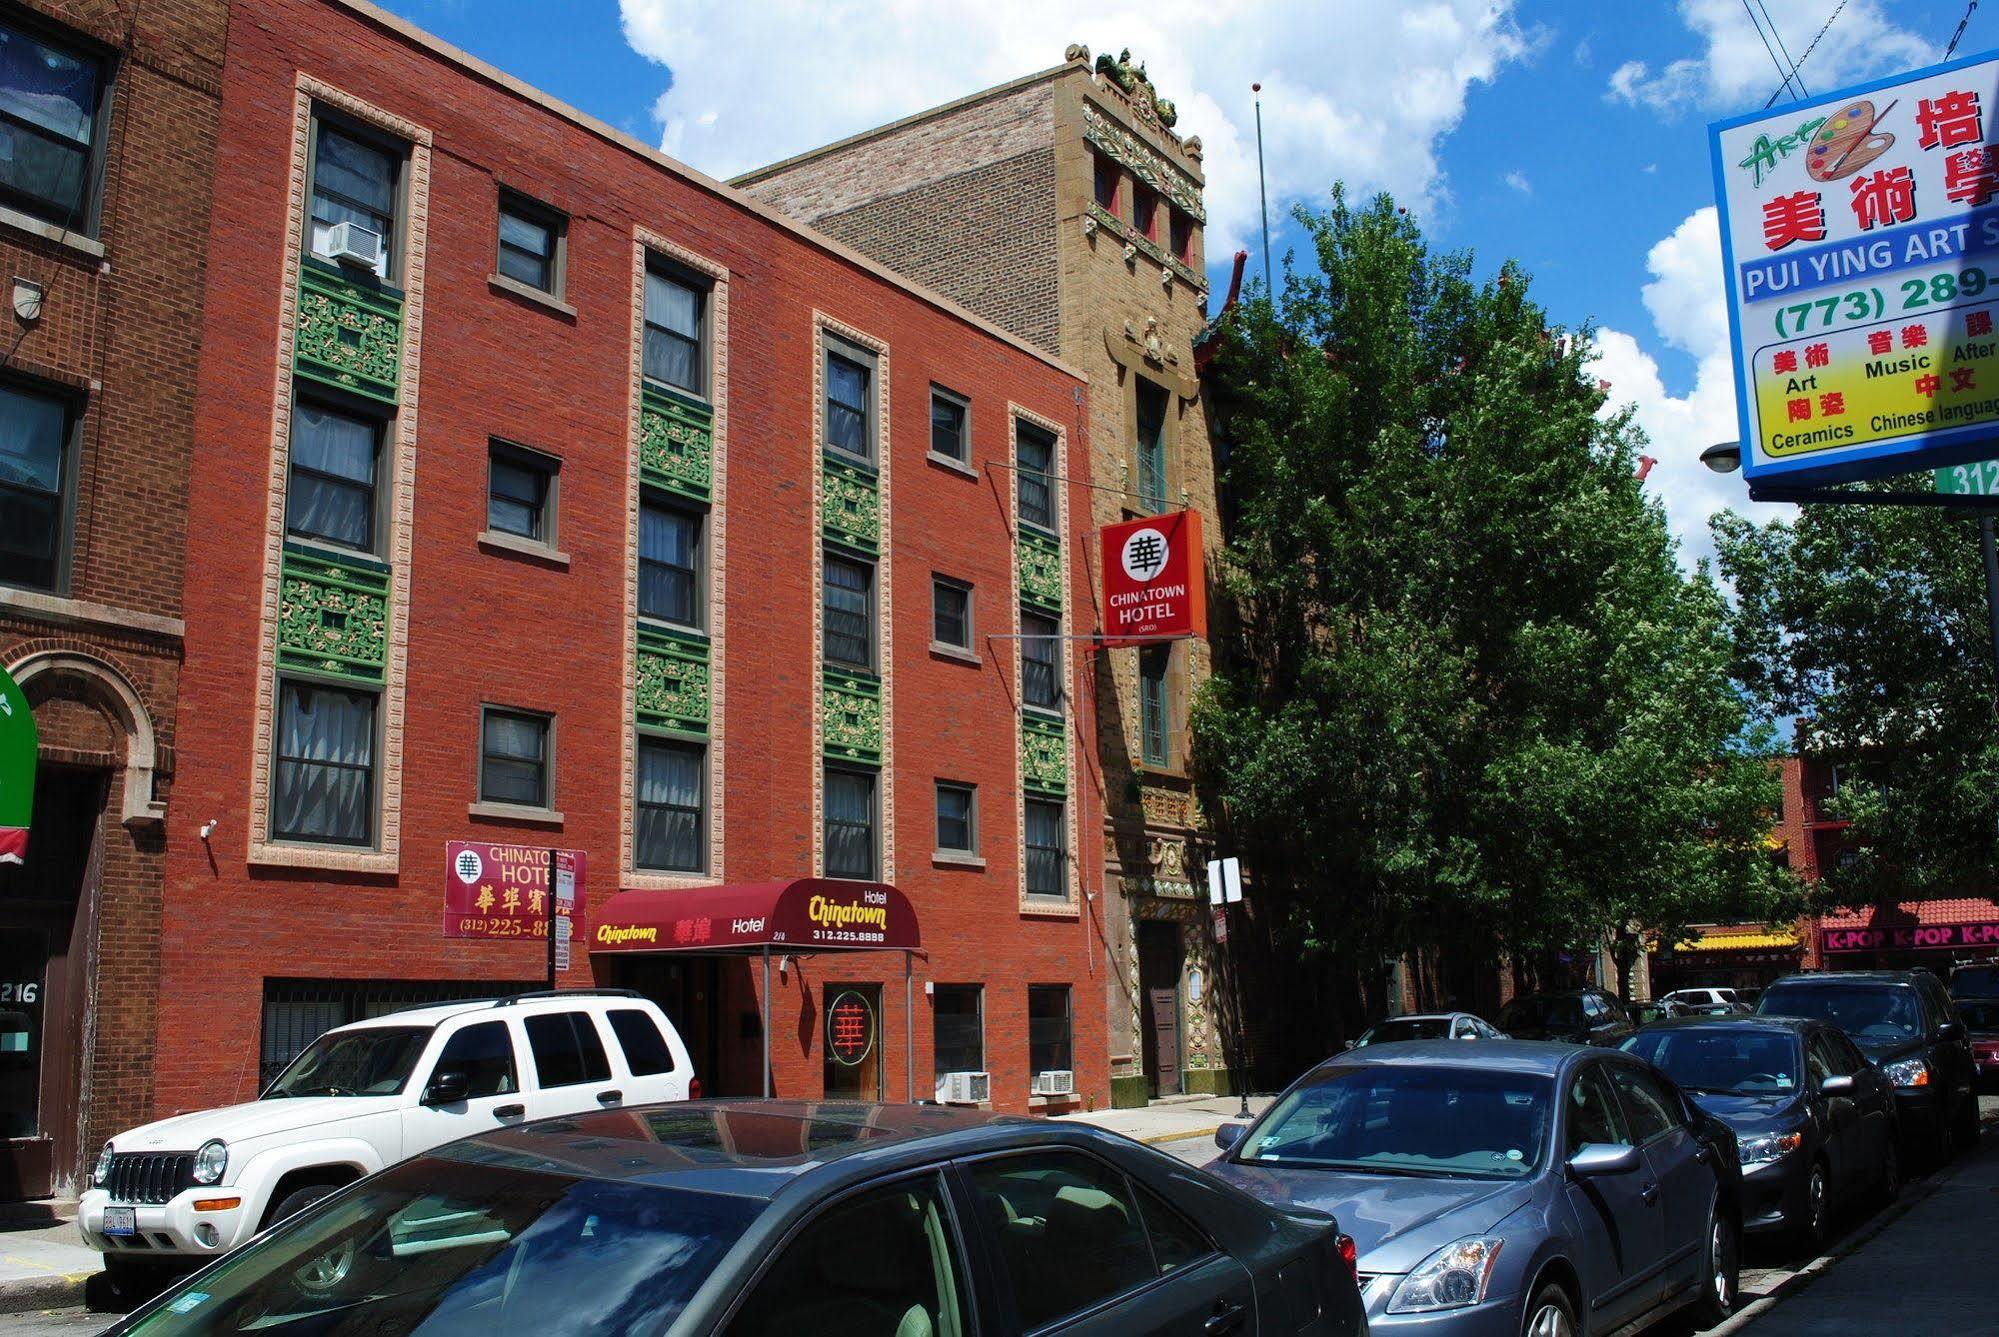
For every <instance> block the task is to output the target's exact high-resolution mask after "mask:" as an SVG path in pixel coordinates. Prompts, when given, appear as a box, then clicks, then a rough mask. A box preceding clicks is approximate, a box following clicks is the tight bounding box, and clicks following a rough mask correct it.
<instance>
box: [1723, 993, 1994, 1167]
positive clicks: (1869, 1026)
mask: <svg viewBox="0 0 1999 1337" xmlns="http://www.w3.org/2000/svg"><path fill="white" fill-rule="evenodd" d="M1756 1011H1757V1013H1758V1015H1761V1016H1771V1017H1811V1018H1814V1019H1816V1020H1819V1021H1828V1022H1831V1023H1832V1024H1833V1025H1835V1026H1837V1027H1839V1028H1840V1029H1841V1030H1843V1031H1845V1032H1846V1034H1847V1035H1848V1037H1850V1038H1851V1039H1852V1041H1853V1042H1854V1043H1855V1044H1856V1045H1858V1046H1860V1051H1861V1052H1862V1053H1863V1054H1865V1055H1867V1058H1868V1061H1869V1062H1871V1063H1873V1064H1874V1066H1875V1067H1877V1068H1879V1069H1881V1072H1882V1074H1883V1075H1884V1076H1886V1077H1887V1078H1888V1080H1889V1081H1891V1082H1893V1083H1894V1084H1895V1105H1896V1109H1897V1111H1898V1113H1897V1116H1896V1121H1897V1125H1898V1126H1899V1127H1900V1129H1901V1132H1902V1149H1903V1151H1904V1152H1905V1153H1908V1152H1916V1153H1920V1154H1922V1155H1923V1156H1925V1157H1926V1158H1928V1159H1932V1160H1938V1161H1942V1160H1948V1159H1949V1158H1950V1157H1951V1156H1952V1155H1953V1154H1955V1153H1956V1152H1957V1151H1958V1150H1961V1149H1964V1148H1969V1147H1972V1146H1976V1145H1977V1143H1978V1093H1977V1091H1976V1089H1975V1083H1974V1081H1973V1077H1974V1074H1975V1072H1976V1068H1975V1067H1974V1065H1973V1063H1972V1058H1971V1037H1970V1035H1969V1034H1968V1033H1967V1032H1966V1030H1965V1027H1964V1022H1963V1021H1962V1020H1961V1019H1960V1018H1959V1017H1958V1014H1957V1006H1956V1004H1954V1003H1952V1002H1951V1000H1950V995H1948V994H1947V993H1945V992H1944V987H1943V983H1942V982H1941V981H1940V980H1938V979H1937V977H1936V976H1935V975H1932V974H1930V973H1929V972H1928V971H1926V970H1872V971H1868V970H1856V971H1835V972H1830V973H1826V974H1812V975H1786V976H1785V977H1784V978H1783V979H1780V980H1778V981H1777V982H1776V983H1775V984H1772V985H1771V986H1770V987H1769V988H1767V989H1765V990H1764V991H1763V997H1762V998H1760V999H1759V1000H1757V1003H1756Z"/></svg>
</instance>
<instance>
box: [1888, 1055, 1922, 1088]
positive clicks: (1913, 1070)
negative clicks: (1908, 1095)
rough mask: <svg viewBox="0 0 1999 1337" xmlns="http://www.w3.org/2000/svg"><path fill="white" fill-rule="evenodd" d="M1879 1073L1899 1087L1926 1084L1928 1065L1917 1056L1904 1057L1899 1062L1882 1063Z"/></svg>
mask: <svg viewBox="0 0 1999 1337" xmlns="http://www.w3.org/2000/svg"><path fill="white" fill-rule="evenodd" d="M1881 1075H1882V1076H1883V1077H1886V1078H1887V1079H1888V1080H1889V1081H1891V1082H1893V1083H1894V1084H1895V1085H1897V1086H1901V1087H1917V1086H1928V1085H1929V1084H1930V1065H1929V1064H1927V1063H1925V1062H1923V1061H1922V1060H1921V1059H1919V1058H1905V1059H1903V1060H1902V1061H1901V1062H1900V1063H1888V1064H1884V1065H1883V1066H1882V1068H1881Z"/></svg>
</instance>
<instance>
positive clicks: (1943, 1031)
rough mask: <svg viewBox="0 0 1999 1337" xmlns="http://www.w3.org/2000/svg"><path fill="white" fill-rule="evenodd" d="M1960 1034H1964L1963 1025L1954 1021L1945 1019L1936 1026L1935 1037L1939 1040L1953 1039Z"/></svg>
mask: <svg viewBox="0 0 1999 1337" xmlns="http://www.w3.org/2000/svg"><path fill="white" fill-rule="evenodd" d="M1962 1034H1964V1027H1962V1026H1960V1025H1958V1024H1957V1023H1956V1022H1954V1021H1946V1022H1945V1023H1944V1024H1943V1025H1941V1026H1939V1027H1937V1039H1939V1040H1955V1039H1956V1038H1957V1037H1958V1036H1960V1035H1962Z"/></svg>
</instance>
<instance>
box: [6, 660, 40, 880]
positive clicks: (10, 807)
mask: <svg viewBox="0 0 1999 1337" xmlns="http://www.w3.org/2000/svg"><path fill="white" fill-rule="evenodd" d="M38 748H39V744H38V743H37V741H36V735H35V712H34V711H32V710H30V709H29V708H28V698H27V696H26V695H25V694H23V693H22V691H21V686H20V684H19V683H17V682H15V681H14V678H13V675H11V674H10V673H8V672H7V670H6V669H5V668H0V864H10V863H20V862H21V861H22V860H23V859H25V858H26V857H27V854H28V822H29V820H30V819H31V818H32V817H33V816H34V813H35V758H36V755H37V751H38Z"/></svg>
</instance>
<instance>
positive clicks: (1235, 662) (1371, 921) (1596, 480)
mask: <svg viewBox="0 0 1999 1337" xmlns="http://www.w3.org/2000/svg"><path fill="white" fill-rule="evenodd" d="M1299 220H1300V222H1301V224H1302V225H1303V226H1304V227H1305V229H1306V231H1307V233H1308V235H1309V237H1310V240H1311V243H1312V248H1313V256H1312V259H1313V260H1314V261H1315V264H1314V266H1313V267H1312V268H1311V269H1308V270H1299V269H1296V268H1295V267H1292V266H1287V279H1286V288H1285V292H1284V295H1283V300H1282V302H1281V303H1279V304H1273V303H1272V302H1271V301H1270V300H1268V298H1267V297H1266V296H1258V297H1257V298H1255V299H1254V300H1252V301H1250V302H1248V303H1246V304H1244V305H1242V306H1241V307H1239V308H1238V310H1237V312H1236V313H1233V314H1232V315H1231V318H1230V327H1229V328H1228V329H1227V330H1226V331H1225V333H1224V337H1223V340H1224V341H1223V344H1222V352H1221V354H1220V356H1219V357H1218V359H1217V361H1216V363H1215V365H1214V396H1213V398H1214V401H1215V403H1216V404H1217V413H1218V416H1219V418H1220V429H1221V432H1222V434H1223V436H1224V438H1225V439H1226V441H1227V443H1228V459H1227V464H1226V469H1225V476H1224V492H1225V495H1226V498H1227V502H1226V504H1227V506H1228V507H1229V515H1228V525H1227V529H1228V543H1227V546H1226V551H1225V553H1224V555H1223V557H1222V559H1221V562H1220V565H1219V569H1218V570H1217V571H1216V573H1215V581H1214V583H1215V586H1216V589H1217V598H1216V600H1215V606H1216V609H1217V628H1216V633H1215V636H1214V638H1213V639H1214V642H1215V647H1216V648H1215V671H1214V673H1213V675H1212V676H1211V677H1210V679H1209V680H1208V681H1207V682H1206V683H1205V684H1204V686H1203V689H1202V691H1201V692H1200V694H1199V696H1198V699H1197V701H1196V705H1195V709H1194V712H1193V721H1192V723H1193V729H1194V739H1195V758H1196V767H1197V772H1198V780H1199V784H1200V786H1201V789H1202V796H1203V801H1204V804H1205V806H1206V808H1207V810H1208V811H1209V813H1210V814H1211V815H1213V817H1214V819H1215V820H1216V822H1217V825H1218V828H1219V831H1220V834H1221V836H1222V838H1223V840H1224V841H1226V842H1228V843H1229V844H1230V846H1231V847H1232V848H1233V849H1234V850H1237V851H1239V852H1241V853H1242V854H1243V855H1244V856H1245V860H1246V862H1248V863H1250V864H1251V865H1252V866H1253V867H1254V870H1255V873H1256V887H1257V892H1256V895H1257V900H1258V907H1259V914H1260V915H1262V924H1263V926H1264V927H1265V928H1266V930H1267V931H1268V934H1269V941H1270V942H1271V943H1272V944H1274V945H1275V954H1276V957H1277V964H1279V965H1280V966H1282V965H1285V964H1289V965H1291V966H1295V967H1296V973H1297V976H1298V978H1294V979H1292V980H1291V981H1290V982H1289V983H1288V984H1287V986H1286V987H1287V988H1288V989H1289V990H1290V991H1291V992H1292V993H1294V994H1296V993H1297V992H1298V991H1299V990H1301V989H1302V990H1304V991H1305V992H1306V993H1307V994H1313V992H1314V991H1316V994H1315V995H1314V996H1315V997H1316V998H1317V1000H1318V1001H1319V1002H1320V1003H1321V1004H1322V1005H1321V1006H1320V1008H1319V1014H1320V1015H1323V1014H1324V1013H1325V1011H1326V1010H1328V1009H1329V1008H1330V1009H1332V1010H1335V1011H1342V1012H1344V1013H1345V1014H1346V1015H1347V1017H1348V1018H1349V1019H1351V1018H1353V1017H1354V1016H1355V1014H1357V1013H1359V1012H1361V1011H1363V1010H1365V1011H1366V1012H1369V1013H1372V1012H1376V1011H1378V1010H1379V1009H1380V1008H1381V1007H1382V1005H1383V1003H1384V999H1383V998H1382V996H1381V993H1380V989H1381V986H1382V983H1383V980H1382V972H1381V970H1380V965H1381V963H1382V962H1383V961H1384V960H1388V959H1394V958H1398V957H1401V956H1403V955H1404V954H1405V953H1408V952H1410V951H1412V950H1414V949H1421V948H1443V949H1445V950H1446V951H1449V952H1452V953H1455V954H1456V955H1457V956H1459V957H1460V958H1463V957H1465V956H1471V957H1474V958H1477V959H1480V960H1483V961H1486V962H1495V961H1497V960H1498V959H1500V957H1501V956H1502V954H1510V955H1511V956H1512V957H1513V958H1514V959H1516V960H1518V961H1529V960H1537V959H1542V958H1544V957H1546V956H1547V955H1549V954H1551V953H1554V952H1557V951H1561V950H1564V949H1587V948H1591V947H1593V946H1595V945H1596V944H1599V943H1602V942H1604V941H1606V938H1607V936H1611V937H1617V936H1621V938H1622V940H1623V941H1624V944H1625V946H1626V949H1627V952H1628V953H1630V954H1635V951H1636V947H1637V941H1638V940H1637V938H1636V936H1635V934H1634V929H1635V928H1637V927H1646V928H1662V929H1673V928H1677V927H1680V926H1683V925H1684V924H1686V923H1688V922H1691V921H1697V920H1702V919H1707V918H1710V917H1714V916H1716V915H1719V914H1721V913H1724V912H1728V913H1735V912H1740V913H1744V914H1746V915H1751V916H1753V915H1756V914H1758V913H1760V912H1763V911H1765V910H1766V909H1770V908H1773V907H1774V906H1775V903H1776V899H1777V897H1778V894H1779V893H1780V892H1781V890H1782V881H1781V879H1780V878H1779V877H1778V875H1777V874H1776V872H1775V871H1774V869H1773V867H1772V864H1771V861H1770V859H1769V857H1768V855H1767V852H1766V851H1765V850H1764V849H1763V844H1762V842H1763V838H1764V836H1765V834H1766V833H1767V831H1768V829H1769V827H1768V820H1769V811H1770V809H1772V808H1773V807H1774V805H1775V802H1776V797H1777V795H1776V787H1775V781H1774V778H1773V777H1772V774H1771V772H1770V767H1769V764H1768V762H1767V760H1765V759H1764V758H1763V757H1761V756H1759V755H1757V752H1756V750H1755V749H1754V748H1751V747H1748V746H1745V745H1744V742H1743V738H1744V733H1743V728H1744V724H1745V707H1744V704H1743V702H1742V700H1741V699H1740V696H1739V695H1738V693H1736V692H1735V691H1734V690H1733V688H1732V686H1731V684H1730V681H1729V677H1728V668H1729V662H1730V647H1729V643H1728V639H1727V629H1726V623H1725V617H1724V613H1725V610H1724V608H1723V605H1722V603H1721V601H1720V599H1719V598H1718V597H1717V595H1716V593H1715V591H1714V589H1713V587H1712V586H1711V585H1710V583H1709V582H1708V580H1707V577H1706V574H1705V572H1700V573H1696V575H1694V576H1693V577H1691V578H1689V577H1687V576H1685V575H1683V573H1682V572H1681V571H1680V569H1679V567H1678V565H1677V563H1676V559H1675V553H1674V547H1673V542H1672V539H1671V537H1670V534H1669V533H1668V531H1667V529H1666V525H1665V521H1664V517H1663V515H1662V513H1661V511H1660V509H1659V507H1658V505H1657V504H1656V503H1655V502H1652V501H1650V500H1648V499H1647V498H1646V496H1645V494H1644V492H1643V490H1642V488H1641V487H1640V485H1639V483H1638V480H1637V479H1636V478H1635V477H1634V466H1635V464H1636V457H1637V453H1638V445H1639V434H1638V433H1637V431H1636V430H1635V428H1634V427H1633V426H1632V424H1631V423H1630V422H1629V420H1628V418H1626V417H1611V418H1605V417H1604V416H1602V415H1601V413H1600V410H1601V409H1602V406H1603V403H1604V398H1603V394H1602V391H1601V390H1600V389H1599V387H1598V385H1597V382H1596V381H1595V379H1594V378H1593V377H1592V376H1591V375H1590V374H1589V371H1588V367H1587V364H1588V362H1589V360H1590V359H1591V357H1592V356H1593V354H1592V352H1591V348H1590V341H1589V336H1588V332H1587V331H1586V330H1585V331H1583V332H1580V333H1577V334H1564V333H1562V332H1561V331H1558V330H1554V329H1551V328H1550V326H1549V324H1548V321H1547V318H1546V315H1545V313H1544V312H1543V311H1542V310H1541V309H1540V308H1538V307H1537V306H1535V305H1534V304H1533V303H1532V302H1531V301H1530V300H1529V299H1528V296H1527V282H1526V279H1525V277H1524V276H1523V275H1522V274H1521V273H1520V272H1519V271H1518V270H1517V269H1515V268H1513V267H1511V266H1508V267H1506V268H1504V269H1503V270H1502V271H1501V272H1500V274H1499V275H1498V276H1497V277H1495V278H1494V279H1492V280H1490V281H1486V282H1479V281H1476V280H1475V279H1474V278H1473V276H1472V272H1471V263H1470V260H1469V258H1468V257H1467V256H1464V255H1455V254H1453V255H1438V254H1434V253H1432V252H1431V251H1430V250H1429V249H1428V247H1427V246H1426V245H1425V244H1424V241H1423V238H1422V235H1421V233H1420V231H1419V230H1418V228H1417V227H1416V225H1415V224H1414V222H1412V221H1411V220H1410V219H1409V218H1408V217H1407V215H1406V214H1405V213H1404V212H1403V211H1401V210H1399V209H1397V208H1396V207H1395V206H1394V205H1393V203H1392V202H1391V201H1389V200H1388V199H1386V198H1385V197H1384V198H1378V199H1376V200H1373V201H1372V202H1370V203H1368V204H1367V205H1365V206H1364V207H1358V208H1356V207H1353V206H1350V205H1349V204H1348V202H1347V201H1346V200H1345V198H1344V197H1343V196H1342V195H1341V194H1339V193H1337V192H1336V193H1335V195H1334V197H1333V201H1332V204H1331V206H1330V208H1328V209H1327V210H1326V211H1324V212H1323V213H1309V212H1301V213H1300V214H1299ZM1323 1038H1324V1037H1323V1036H1320V1035H1314V1036H1311V1037H1309V1038H1308V1039H1307V1040H1306V1043H1307V1044H1309V1045H1317V1044H1319V1043H1321V1042H1322V1040H1323ZM1321 1052H1322V1051H1321Z"/></svg>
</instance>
